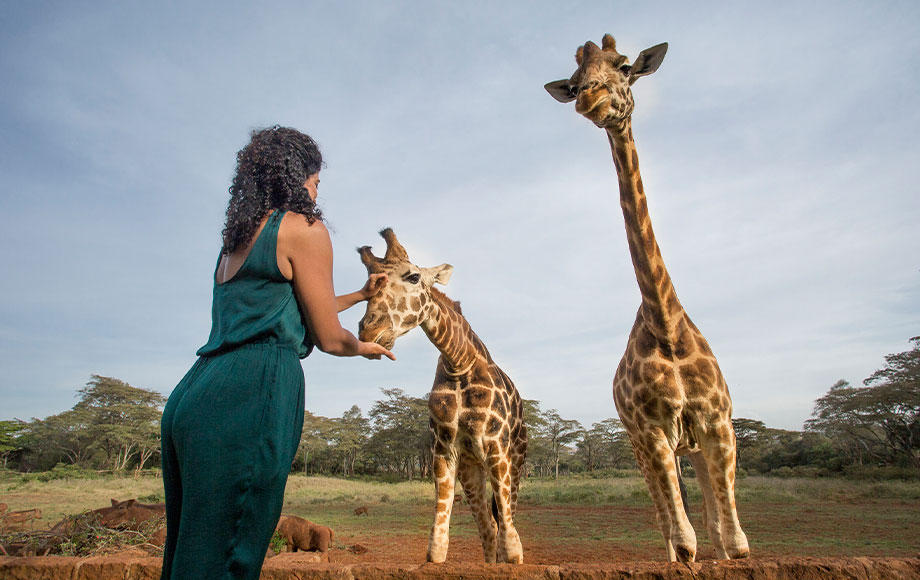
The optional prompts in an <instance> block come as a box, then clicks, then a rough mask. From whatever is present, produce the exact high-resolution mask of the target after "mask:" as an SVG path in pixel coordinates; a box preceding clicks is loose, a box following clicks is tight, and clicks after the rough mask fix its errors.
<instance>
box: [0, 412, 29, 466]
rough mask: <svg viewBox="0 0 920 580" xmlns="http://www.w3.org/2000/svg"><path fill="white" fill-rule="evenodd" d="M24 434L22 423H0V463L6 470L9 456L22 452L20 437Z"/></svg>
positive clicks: (23, 424)
mask: <svg viewBox="0 0 920 580" xmlns="http://www.w3.org/2000/svg"><path fill="white" fill-rule="evenodd" d="M24 432H25V422H23V421H18V420H17V421H0V461H2V462H3V464H2V465H3V469H6V465H7V462H8V461H9V459H10V456H12V455H13V453H16V452H17V451H21V450H22V448H23V447H22V443H23V441H22V435H23V434H24Z"/></svg>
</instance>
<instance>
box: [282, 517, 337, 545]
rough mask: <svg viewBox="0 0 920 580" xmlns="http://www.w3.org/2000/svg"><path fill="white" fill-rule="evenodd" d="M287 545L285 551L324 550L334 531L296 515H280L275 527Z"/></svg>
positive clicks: (333, 535)
mask: <svg viewBox="0 0 920 580" xmlns="http://www.w3.org/2000/svg"><path fill="white" fill-rule="evenodd" d="M275 531H277V532H278V533H279V534H280V535H281V537H282V538H283V539H284V541H285V543H286V544H287V546H286V547H285V551H287V552H296V551H297V550H303V551H304V552H311V551H312V552H325V551H327V550H328V549H329V543H330V542H331V541H332V539H333V538H334V537H335V532H333V531H332V530H330V529H329V528H327V527H326V526H320V525H318V524H314V523H313V522H311V521H310V520H306V519H304V518H299V517H297V516H289V515H282V516H281V519H279V520H278V525H277V526H276V527H275Z"/></svg>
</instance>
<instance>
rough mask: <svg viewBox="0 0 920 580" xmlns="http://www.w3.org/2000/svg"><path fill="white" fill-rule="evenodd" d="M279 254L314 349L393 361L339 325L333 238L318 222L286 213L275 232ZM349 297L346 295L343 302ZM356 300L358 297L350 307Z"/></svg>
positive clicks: (383, 350) (377, 347) (281, 265)
mask: <svg viewBox="0 0 920 580" xmlns="http://www.w3.org/2000/svg"><path fill="white" fill-rule="evenodd" d="M278 254H279V258H280V259H279V267H280V268H281V273H282V274H284V275H285V276H287V275H288V271H287V270H288V268H290V270H289V272H290V274H291V280H292V281H293V283H294V293H295V294H296V296H297V300H298V301H299V303H300V307H301V311H302V312H303V313H304V315H305V316H304V318H306V321H307V325H308V326H309V330H310V335H311V336H312V337H313V342H314V343H316V347H317V348H319V349H320V350H321V351H323V352H325V353H328V354H332V355H335V356H364V357H366V358H373V359H376V358H380V357H381V356H385V357H387V358H389V359H391V360H396V357H395V356H393V353H391V352H390V351H389V350H387V349H385V348H383V347H382V346H380V345H379V344H376V343H373V342H361V341H360V340H358V339H357V338H355V336H354V335H353V334H352V333H350V332H348V331H347V330H345V329H344V328H342V324H341V323H340V322H339V317H338V313H339V310H340V308H339V305H340V302H339V300H338V299H337V298H336V296H335V291H334V289H333V284H332V241H331V240H330V239H329V231H328V230H327V229H326V226H325V225H323V223H322V222H321V221H319V220H317V221H315V222H313V223H312V224H311V223H309V222H307V220H306V218H304V217H303V216H301V215H298V214H293V213H291V214H287V215H285V216H284V219H283V220H282V222H281V228H280V229H279V232H278ZM366 287H367V285H365V288H366ZM378 290H379V288H378ZM362 291H363V289H362ZM359 292H360V291H359ZM354 294H357V293H354ZM344 296H346V297H347V296H349V295H347V294H346V295H344ZM350 300H351V299H350V298H346V299H345V301H344V302H348V301H350ZM355 303H357V300H356V301H355V302H352V304H350V305H349V306H351V305H354V304H355Z"/></svg>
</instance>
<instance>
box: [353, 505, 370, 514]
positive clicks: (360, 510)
mask: <svg viewBox="0 0 920 580" xmlns="http://www.w3.org/2000/svg"><path fill="white" fill-rule="evenodd" d="M355 515H356V516H366V515H368V513H367V506H361V507H359V508H355Z"/></svg>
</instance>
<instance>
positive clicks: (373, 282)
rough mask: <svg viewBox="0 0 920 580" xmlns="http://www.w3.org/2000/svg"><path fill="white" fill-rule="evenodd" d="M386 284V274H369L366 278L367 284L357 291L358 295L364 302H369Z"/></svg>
mask: <svg viewBox="0 0 920 580" xmlns="http://www.w3.org/2000/svg"><path fill="white" fill-rule="evenodd" d="M386 284H387V275H386V274H371V275H370V276H368V277H367V282H365V283H364V287H363V288H361V289H360V290H358V294H360V295H361V297H362V298H363V299H364V300H370V299H371V298H373V297H374V296H376V295H377V294H379V293H380V291H381V290H383V287H384V286H386Z"/></svg>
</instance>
